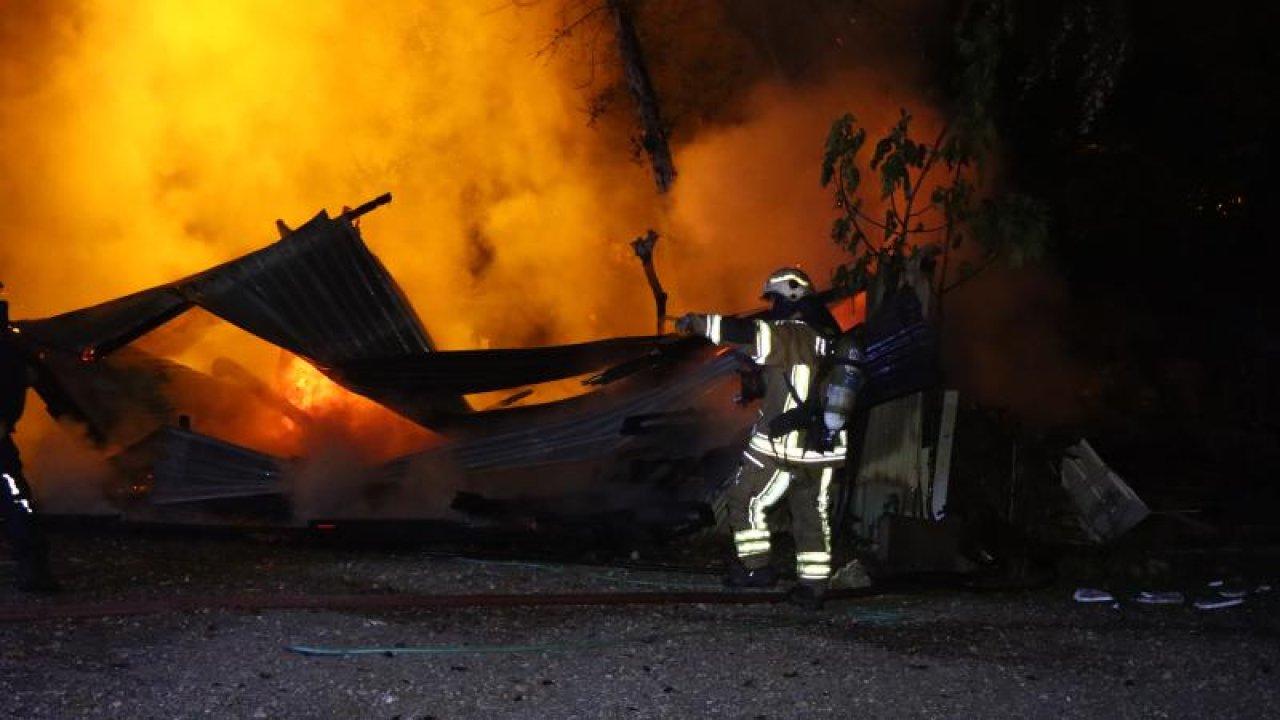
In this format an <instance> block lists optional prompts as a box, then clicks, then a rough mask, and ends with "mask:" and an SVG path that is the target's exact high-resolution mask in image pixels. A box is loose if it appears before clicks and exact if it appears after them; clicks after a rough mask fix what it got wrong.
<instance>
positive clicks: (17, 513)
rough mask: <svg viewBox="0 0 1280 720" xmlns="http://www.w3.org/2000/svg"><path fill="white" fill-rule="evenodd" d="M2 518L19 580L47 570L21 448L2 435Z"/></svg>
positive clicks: (36, 575)
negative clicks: (21, 456)
mask: <svg viewBox="0 0 1280 720" xmlns="http://www.w3.org/2000/svg"><path fill="white" fill-rule="evenodd" d="M0 519H3V520H4V529H5V533H6V534H7V535H8V536H9V544H10V545H12V546H13V559H14V561H15V563H16V564H17V566H18V579H19V582H22V581H23V580H27V579H30V578H34V577H38V576H40V575H41V574H42V573H47V572H48V567H47V563H48V558H47V554H48V550H47V548H46V545H45V540H44V534H43V533H42V532H41V531H40V525H39V519H38V518H37V517H36V512H35V506H34V505H33V504H32V499H31V488H30V487H28V486H27V480H26V478H24V477H23V476H22V462H21V460H20V458H19V456H18V448H17V447H16V446H15V445H14V444H13V439H12V438H10V437H9V436H8V435H0Z"/></svg>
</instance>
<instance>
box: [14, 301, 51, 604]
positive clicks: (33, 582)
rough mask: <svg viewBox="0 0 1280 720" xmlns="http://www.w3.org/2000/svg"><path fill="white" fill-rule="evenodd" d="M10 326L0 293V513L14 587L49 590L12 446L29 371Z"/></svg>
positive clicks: (43, 552)
mask: <svg viewBox="0 0 1280 720" xmlns="http://www.w3.org/2000/svg"><path fill="white" fill-rule="evenodd" d="M0 287H3V285H0ZM15 332H16V331H15V329H14V328H12V327H10V325H9V303H8V302H7V301H6V300H4V299H0V519H2V520H3V522H4V528H5V533H6V534H7V535H8V538H9V544H10V545H11V546H12V548H13V559H14V561H15V562H16V564H17V585H18V589H20V590H24V591H27V592H51V591H55V590H57V589H58V584H57V583H56V582H55V581H54V579H53V576H52V575H51V574H50V572H49V559H48V551H47V549H46V545H45V539H44V535H43V533H41V531H40V524H39V519H38V518H37V516H36V509H35V505H34V501H33V500H32V497H31V488H30V487H29V486H28V485H27V481H26V478H24V477H23V475H22V461H21V458H20V457H19V455H18V446H17V445H15V444H14V442H13V429H14V425H16V424H17V423H18V420H19V418H21V417H22V410H23V406H24V405H25V404H26V396H27V388H28V387H29V386H30V385H31V384H32V382H33V381H34V378H33V376H34V374H35V371H34V370H33V369H32V367H31V365H30V363H29V362H28V360H27V358H26V356H25V354H24V353H23V352H22V351H21V349H20V348H19V347H18V343H17V342H16V341H15V339H14V336H15Z"/></svg>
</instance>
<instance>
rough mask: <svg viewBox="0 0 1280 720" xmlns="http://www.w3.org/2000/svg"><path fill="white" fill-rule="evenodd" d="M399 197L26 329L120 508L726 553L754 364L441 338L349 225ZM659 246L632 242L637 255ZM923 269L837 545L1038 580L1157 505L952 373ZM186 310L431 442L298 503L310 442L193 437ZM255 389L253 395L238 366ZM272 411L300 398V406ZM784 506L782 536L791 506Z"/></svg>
mask: <svg viewBox="0 0 1280 720" xmlns="http://www.w3.org/2000/svg"><path fill="white" fill-rule="evenodd" d="M389 200H390V196H389V195H384V196H382V197H380V198H377V199H375V200H374V201H372V202H370V203H367V204H366V205H364V206H361V207H359V208H357V209H356V210H353V211H348V212H346V213H343V214H341V215H339V216H337V217H329V216H328V215H327V214H326V213H324V212H321V213H319V214H318V215H316V216H315V217H314V218H312V219H311V220H310V221H309V222H307V223H305V224H303V225H302V226H300V227H298V228H296V229H292V230H290V229H289V228H287V227H284V226H283V225H281V227H280V229H281V235H282V237H281V239H279V240H278V241H276V242H274V243H272V244H270V245H267V246H266V247H263V248H262V249H260V250H257V251H255V252H252V253H249V254H247V255H244V256H242V257H239V258H236V259H234V260H232V261H230V262H227V263H224V264H222V265H218V266H215V267H212V268H209V269H208V270H205V271H203V272H200V273H197V274H195V275H192V276H189V277H185V278H182V279H179V280H176V281H174V282H171V283H167V284H165V285H161V286H157V287H153V288H149V289H146V290H142V291H139V292H136V293H133V294H131V295H128V296H125V297H121V298H118V299H115V300H111V301H108V302H104V303H102V304H99V305H95V306H92V307H87V308H83V309H80V310H75V311H72V312H68V313H64V314H62V315H57V316H54V317H49V318H44V319H34V320H25V321H21V322H17V323H15V325H14V331H15V332H16V333H17V334H18V335H19V337H20V338H21V341H22V342H23V344H24V346H25V347H26V348H27V349H28V350H29V351H30V353H31V355H32V357H33V358H35V359H36V362H37V364H38V366H39V376H40V379H39V382H38V384H37V387H36V390H37V392H38V393H39V395H40V396H41V398H42V399H43V400H44V402H45V404H46V405H47V407H48V409H49V411H50V413H51V414H52V415H53V416H55V417H56V418H59V419H60V420H63V419H65V420H72V421H74V422H75V423H78V424H80V425H82V426H83V427H84V428H85V429H86V431H87V434H88V436H89V437H90V438H91V439H92V440H93V441H94V442H96V443H98V444H99V445H100V446H101V447H102V448H104V449H105V448H108V447H110V448H117V450H116V451H115V452H114V453H113V454H112V456H111V465H112V469H113V480H112V481H111V483H110V485H109V487H106V488H103V493H104V495H105V496H106V497H107V498H108V499H109V501H110V504H111V506H112V507H113V508H114V509H115V510H116V511H117V513H118V515H117V516H116V517H117V518H118V520H119V521H120V522H124V523H137V524H141V523H146V524H156V523H160V524H167V525H178V526H187V525H191V526H204V527H208V526H211V525H213V526H235V527H250V528H263V527H272V528H302V529H309V530H311V531H317V532H321V531H329V532H330V533H335V532H336V533H339V534H340V533H341V531H343V530H349V529H353V528H361V529H364V530H373V531H375V532H376V529H378V528H381V529H383V530H386V529H387V528H397V532H403V533H408V534H409V535H411V536H412V537H413V539H414V541H416V542H428V543H429V542H435V541H440V542H446V541H448V542H453V541H458V540H461V541H464V542H469V543H482V544H483V543H491V544H497V545H503V544H504V543H508V544H510V543H517V544H518V546H519V547H522V548H526V549H527V548H530V547H534V546H539V543H541V545H540V546H541V547H554V548H559V549H560V551H562V552H568V553H574V554H578V555H590V556H592V557H594V558H596V559H609V558H631V557H634V553H635V551H637V550H643V551H644V552H645V553H646V555H647V556H649V557H653V556H654V554H655V553H656V554H658V555H662V556H665V557H680V558H683V559H685V560H688V561H690V562H698V563H715V562H718V561H719V560H721V559H722V558H721V555H720V551H719V549H718V548H719V545H718V543H719V538H718V537H717V530H718V529H720V528H719V525H720V521H721V518H722V512H721V510H722V508H723V502H722V496H723V493H724V490H725V488H726V486H727V484H728V482H729V481H730V480H731V478H732V476H733V472H734V470H735V468H736V463H737V461H738V453H739V450H740V448H741V445H742V443H744V442H745V439H746V437H747V435H748V433H749V430H750V424H751V422H752V420H753V418H754V414H753V412H752V411H751V409H750V408H744V407H739V406H736V405H735V404H734V402H733V397H734V394H735V392H736V391H737V389H738V382H739V371H740V370H742V369H743V362H744V360H743V359H741V358H738V357H735V356H734V355H733V354H732V353H717V352H715V351H714V349H713V348H712V347H711V346H709V345H708V344H707V343H705V342H704V341H702V340H701V339H694V338H686V337H679V336H674V335H663V334H659V335H654V336H640V337H621V338H610V339H604V340H599V341H595V342H588V343H581V344H574V345H561V346H551V347H539V348H524V349H494V350H462V351H441V350H438V349H437V348H436V346H435V344H434V342H433V341H432V339H431V336H430V334H429V333H428V331H427V328H426V327H425V326H424V324H423V322H422V321H421V319H420V318H419V317H418V316H417V315H416V314H415V312H414V311H413V309H412V307H411V306H410V304H409V303H408V301H407V300H406V298H405V296H404V294H403V293H402V292H401V290H400V288H399V287H398V286H397V284H396V282H395V280H394V278H393V277H392V275H391V274H390V273H389V272H388V271H387V269H386V268H385V267H384V266H383V265H382V263H381V262H380V261H379V260H378V258H377V257H375V256H374V255H373V254H372V253H371V252H370V250H369V248H368V247H367V246H366V245H365V244H364V242H363V240H362V238H361V235H360V232H359V229H358V227H357V225H356V224H355V223H354V221H355V220H356V219H357V218H358V217H359V216H360V215H361V214H363V213H366V212H368V211H370V210H372V209H374V208H376V207H377V206H378V205H380V204H383V203H385V202H388V201H389ZM646 237H648V236H646ZM644 239H645V238H641V240H644ZM653 240H656V237H650V238H649V240H648V243H647V246H646V247H645V248H637V255H638V256H639V257H640V258H641V259H642V260H644V259H645V258H646V255H647V256H648V257H651V253H652V250H653ZM642 249H643V250H644V251H645V252H643V253H642V252H641V250H642ZM645 270H646V276H647V278H648V280H649V282H650V285H651V287H652V289H653V290H654V294H655V300H657V301H658V304H659V308H658V328H659V331H661V329H662V319H663V313H664V308H663V307H662V304H663V301H665V292H662V290H661V286H660V284H658V282H657V278H656V276H655V275H654V274H653V273H652V272H651V270H652V265H651V263H647V264H645ZM923 286H924V284H923V283H913V282H911V281H908V282H904V283H902V284H901V286H900V287H899V288H896V289H890V290H888V291H884V290H881V292H880V293H879V296H878V297H877V298H876V300H875V302H874V303H873V304H872V312H871V313H870V317H869V319H868V321H867V322H866V323H865V326H864V341H865V344H866V354H867V357H868V361H869V384H868V386H867V388H866V389H865V391H864V393H863V395H862V396H861V398H860V400H859V412H858V414H857V416H856V417H855V421H854V424H853V432H854V434H853V440H852V442H851V443H850V446H851V448H852V449H853V453H854V462H853V463H851V464H850V465H849V467H847V468H846V471H845V472H846V482H844V483H842V485H841V490H840V491H839V496H838V497H836V498H834V499H833V512H832V524H833V528H834V532H835V538H836V545H837V547H836V550H837V562H838V564H839V563H840V562H849V561H851V560H852V559H854V558H855V557H856V558H861V559H863V561H864V562H867V563H869V564H870V565H871V567H872V568H873V569H874V570H875V571H877V572H882V573H886V574H888V573H895V572H896V573H926V574H936V573H943V574H956V573H960V574H964V573H972V572H978V571H982V570H989V569H991V568H992V567H997V566H998V567H1000V568H1001V569H1003V570H1005V571H1008V572H1013V573H1014V574H1019V573H1021V574H1022V575H1024V576H1025V575H1026V574H1027V572H1028V568H1029V566H1030V565H1029V564H1034V561H1035V559H1036V558H1035V557H1033V556H1034V555H1035V554H1036V553H1037V552H1039V553H1041V554H1048V553H1052V552H1053V551H1052V549H1053V548H1059V549H1060V548H1070V547H1076V548H1091V547H1092V548H1097V547H1105V546H1106V545H1107V544H1108V543H1112V542H1113V541H1115V540H1116V539H1117V538H1120V537H1121V536H1123V535H1125V534H1126V533H1129V532H1130V531H1131V530H1132V529H1133V528H1134V527H1135V526H1137V525H1138V524H1139V523H1141V522H1143V521H1144V519H1145V518H1147V517H1148V515H1149V514H1150V510H1149V509H1148V507H1147V505H1146V504H1145V503H1144V502H1143V500H1142V499H1141V498H1139V497H1138V496H1137V495H1136V494H1135V493H1134V492H1133V490H1132V489H1131V488H1130V487H1129V486H1128V485H1127V484H1126V483H1125V482H1124V480H1122V479H1121V478H1120V477H1119V475H1117V474H1116V473H1115V472H1114V471H1112V469H1111V468H1109V467H1108V466H1107V464H1106V463H1105V462H1104V461H1103V460H1102V459H1101V457H1099V455H1098V453H1097V452H1096V451H1095V450H1094V449H1093V448H1092V447H1091V446H1090V444H1089V443H1088V442H1087V441H1086V440H1083V439H1081V438H1044V437H1035V438H1033V437H1030V436H1028V435H1027V434H1026V433H1023V432H1021V431H1019V430H1017V429H1016V428H1015V427H1014V426H1013V425H1011V424H1010V423H1008V422H1007V421H1006V420H1004V419H1001V418H1000V417H999V416H998V415H997V414H995V413H992V412H989V411H986V410H983V409H981V408H976V407H973V406H971V405H969V404H966V403H964V402H962V400H961V398H960V396H959V395H958V393H957V392H956V391H954V390H951V389H948V387H947V385H946V382H945V378H944V377H943V376H942V373H941V372H940V371H939V362H938V348H937V339H936V336H935V333H934V330H933V328H932V327H931V325H930V320H929V317H928V315H929V307H928V302H927V292H923V291H918V290H917V288H919V287H923ZM831 299H833V300H835V299H836V298H834V297H832V298H831ZM195 308H200V309H203V310H204V311H207V312H208V313H210V314H211V315H213V316H215V317H217V318H219V319H221V320H222V321H225V322H227V323H231V324H232V325H235V326H237V327H238V328H241V329H243V330H244V331H247V332H248V333H250V334H252V335H254V336H256V337H258V338H260V339H262V340H265V341H266V342H268V343H271V344H272V345H274V346H277V347H279V348H281V349H282V350H285V351H288V352H289V353H292V354H294V355H296V356H297V357H299V358H302V359H304V360H305V361H306V362H308V363H310V364H311V365H313V366H314V367H315V368H317V369H318V370H319V371H320V372H322V373H323V374H324V375H325V376H327V377H328V378H330V379H331V380H333V381H334V382H335V383H337V384H338V385H340V386H342V387H343V388H345V389H346V390H348V391H350V392H351V393H355V394H357V395H360V396H363V397H365V398H368V399H369V400H372V401H373V402H375V403H377V404H379V405H381V406H382V407H384V408H386V409H388V410H390V411H392V412H394V413H396V414H398V415H399V416H402V417H403V418H407V419H408V420H410V421H412V422H413V423H415V424H417V425H419V426H421V427H422V428H425V429H427V430H429V431H430V432H431V433H433V434H434V437H436V438H438V441H433V442H431V443H428V444H427V445H426V446H425V447H423V448H421V449H420V450H418V451H416V452H412V453H409V454H405V455H402V456H400V457H396V458H394V459H392V460H390V461H386V462H381V463H379V464H377V465H376V466H371V467H362V468H360V469H359V471H358V473H357V474H358V475H359V477H357V478H354V479H352V478H346V479H344V481H343V492H342V493H339V494H337V496H336V497H335V498H332V499H331V501H330V502H329V503H328V504H327V505H325V504H320V505H316V504H314V503H312V504H310V505H309V506H308V507H306V508H303V507H301V506H300V502H299V493H300V491H299V488H298V476H299V474H300V470H299V468H300V467H301V466H303V465H305V463H306V460H307V459H306V458H296V457H295V458H290V457H277V456H273V455H271V454H269V453H264V452H261V451H259V450H255V449H251V448H248V447H243V446H241V445H237V444H235V443H233V442H230V441H228V440H227V439H225V438H219V437H215V436H213V435H212V434H206V433H205V432H202V429H201V422H200V418H199V417H195V418H192V417H191V415H190V414H189V413H188V412H187V411H186V410H185V409H184V408H183V407H182V406H181V403H180V401H179V399H177V398H174V397H170V396H168V395H167V394H166V390H165V388H166V383H167V382H168V381H169V380H171V379H172V378H173V377H174V376H175V375H183V376H184V377H188V378H195V379H196V380H197V381H199V380H204V381H210V379H209V378H207V377H204V376H203V374H202V373H199V372H197V371H196V370H194V369H192V368H188V367H184V366H181V365H179V364H178V363H176V362H174V361H172V360H170V359H167V358H163V357H157V356H155V355H150V354H147V353H144V352H141V351H139V350H137V349H136V348H134V347H133V346H132V345H131V344H132V343H133V342H134V341H136V340H138V339H139V338H141V337H143V336H145V335H147V334H148V333H151V332H153V331H155V330H156V329H157V328H159V327H161V326H162V325H165V324H166V323H168V322H170V321H172V320H174V319H175V318H177V317H178V316H180V315H182V314H183V313H186V312H188V311H190V310H192V309H195ZM584 376H585V377H587V379H586V380H585V381H583V382H582V383H581V386H582V388H581V389H582V392H581V393H579V394H577V395H574V396H571V397H568V398H564V399H560V400H556V401H552V402H547V403H541V404H531V405H518V404H516V403H515V402H509V403H499V404H497V405H494V406H491V407H487V408H483V409H477V408H473V407H471V405H470V404H469V403H468V402H467V399H466V397H465V396H467V395H470V394H474V393H481V392H491V391H508V392H513V393H517V395H519V394H520V391H521V389H522V388H527V387H528V386H530V385H534V384H537V383H543V382H548V381H555V380H564V379H567V378H578V377H584ZM224 387H225V386H224ZM239 389H240V391H243V392H245V393H252V392H253V391H254V388H253V387H252V383H250V382H248V381H246V382H244V383H241V384H240V388H239ZM258 390H259V391H260V390H261V389H260V388H258ZM280 411H281V414H282V415H283V416H290V415H297V414H298V413H299V412H300V411H299V410H298V409H297V408H294V407H292V406H289V405H288V404H287V403H281V405H280ZM295 419H298V418H295ZM353 472H355V471H353ZM777 521H778V523H777V526H778V529H779V530H780V531H784V530H785V528H786V525H787V522H786V518H785V517H779V518H777ZM531 543H532V544H531ZM509 546H514V545H509Z"/></svg>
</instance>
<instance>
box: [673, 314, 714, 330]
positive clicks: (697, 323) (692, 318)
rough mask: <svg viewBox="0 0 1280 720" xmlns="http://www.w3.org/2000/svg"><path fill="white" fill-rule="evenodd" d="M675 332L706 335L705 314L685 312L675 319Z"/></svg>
mask: <svg viewBox="0 0 1280 720" xmlns="http://www.w3.org/2000/svg"><path fill="white" fill-rule="evenodd" d="M676 332H678V333H681V334H684V335H706V334H707V316H706V315H699V314H697V313H685V314H684V315H681V316H680V319H679V320H676Z"/></svg>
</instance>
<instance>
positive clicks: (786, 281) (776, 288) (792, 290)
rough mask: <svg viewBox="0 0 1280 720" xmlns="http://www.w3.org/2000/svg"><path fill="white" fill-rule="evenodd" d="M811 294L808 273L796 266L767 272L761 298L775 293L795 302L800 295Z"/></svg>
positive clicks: (811, 285)
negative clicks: (767, 277)
mask: <svg viewBox="0 0 1280 720" xmlns="http://www.w3.org/2000/svg"><path fill="white" fill-rule="evenodd" d="M812 294H813V281H812V280H810V279H809V275H808V274H807V273H805V271H803V270H801V269H800V268H798V267H784V268H780V269H778V270H774V271H773V272H772V273H770V274H769V279H768V280H765V281H764V292H762V293H761V294H760V297H762V298H768V297H769V296H770V295H777V296H778V297H780V298H783V299H784V300H790V301H791V302H795V301H797V300H799V299H800V298H802V297H805V296H807V295H812Z"/></svg>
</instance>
